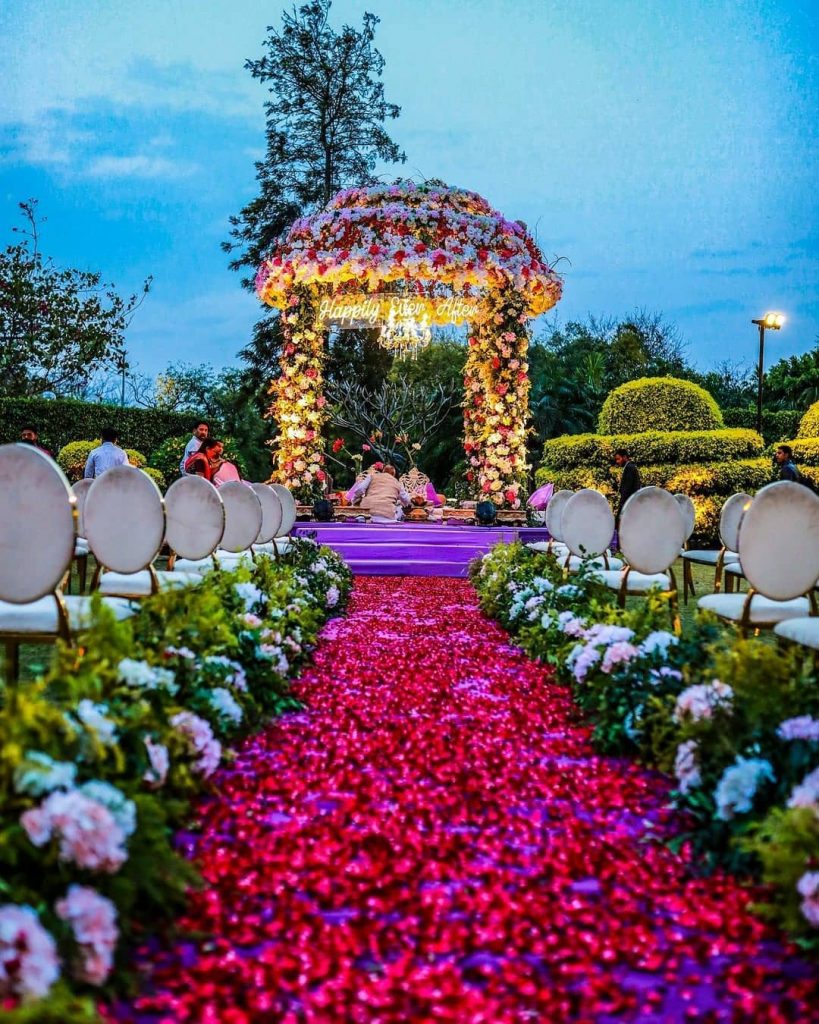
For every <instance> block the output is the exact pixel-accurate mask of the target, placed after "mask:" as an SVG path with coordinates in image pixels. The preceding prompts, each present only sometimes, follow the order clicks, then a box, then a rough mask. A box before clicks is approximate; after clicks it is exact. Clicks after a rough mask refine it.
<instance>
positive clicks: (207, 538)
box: [165, 476, 225, 561]
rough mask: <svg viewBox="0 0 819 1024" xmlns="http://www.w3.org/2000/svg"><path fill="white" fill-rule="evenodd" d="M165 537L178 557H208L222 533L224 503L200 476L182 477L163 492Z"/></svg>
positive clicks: (217, 492) (210, 485)
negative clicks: (165, 521) (165, 520)
mask: <svg viewBox="0 0 819 1024" xmlns="http://www.w3.org/2000/svg"><path fill="white" fill-rule="evenodd" d="M165 515H166V519H167V526H166V529H165V540H166V542H167V544H168V547H169V548H170V549H171V551H172V552H173V553H174V554H175V555H178V556H179V557H180V558H187V559H191V560H197V561H198V560H199V559H202V558H207V557H208V556H209V555H212V554H213V552H214V551H215V550H216V549H217V548H218V547H219V544H220V542H221V540H222V535H223V534H224V532H225V506H224V503H223V502H222V499H221V497H220V495H219V491H218V490H217V489H216V488H215V487H214V486H213V484H212V483H210V482H209V481H208V480H206V479H205V478H204V477H203V476H181V477H180V478H179V479H178V480H175V481H174V482H173V483H172V484H171V486H170V487H169V488H168V491H167V493H166V495H165Z"/></svg>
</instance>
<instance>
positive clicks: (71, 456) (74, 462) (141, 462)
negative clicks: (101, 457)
mask: <svg viewBox="0 0 819 1024" xmlns="http://www.w3.org/2000/svg"><path fill="white" fill-rule="evenodd" d="M101 444H102V441H69V443H68V444H67V445H65V446H64V447H63V448H61V449H60V450H59V452H57V465H58V466H59V467H60V469H61V470H62V471H63V473H65V475H66V476H67V477H68V479H69V480H70V481H71V483H72V484H73V483H75V482H76V481H77V480H80V479H81V478H82V475H83V473H84V472H85V464H86V462H88V456H89V455H90V454H91V452H92V451H93V450H94V449H95V448H99V446H100V445H101ZM125 454H126V455H127V456H128V461H129V462H130V464H131V465H132V466H136V467H137V469H143V468H144V467H145V466H146V465H147V464H148V460H147V459H146V458H145V456H144V455H143V454H142V452H138V451H135V450H134V449H133V448H126V449H125Z"/></svg>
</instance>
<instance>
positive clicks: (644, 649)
mask: <svg viewBox="0 0 819 1024" xmlns="http://www.w3.org/2000/svg"><path fill="white" fill-rule="evenodd" d="M679 642H680V641H679V639H678V638H677V637H676V636H674V634H673V633H669V632H668V631H667V630H665V629H657V630H655V631H654V632H653V633H649V634H648V636H647V637H646V638H645V640H643V642H642V643H641V644H640V654H642V655H644V656H645V655H649V654H661V655H662V656H663V657H665V656H666V655H667V654H668V649H669V647H676V645H677V644H678V643H679Z"/></svg>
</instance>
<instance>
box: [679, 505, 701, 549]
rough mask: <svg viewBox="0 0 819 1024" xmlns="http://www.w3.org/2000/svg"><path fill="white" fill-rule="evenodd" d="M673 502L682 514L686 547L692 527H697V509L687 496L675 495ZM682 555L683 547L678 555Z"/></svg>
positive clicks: (692, 530)
mask: <svg viewBox="0 0 819 1024" xmlns="http://www.w3.org/2000/svg"><path fill="white" fill-rule="evenodd" d="M674 501H676V502H677V504H678V505H679V506H680V512H682V517H683V522H684V523H685V544H686V545H687V544H688V542H689V540H690V539H691V534H692V533H693V532H694V527H695V526H696V525H697V509H696V506H695V505H694V502H693V501H692V500H691V499H690V498H689V497H688V495H687V494H675V495H674ZM684 553H685V546H683V550H682V551H681V552H680V554H681V555H682V554H684Z"/></svg>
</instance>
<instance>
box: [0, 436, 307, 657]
mask: <svg viewBox="0 0 819 1024" xmlns="http://www.w3.org/2000/svg"><path fill="white" fill-rule="evenodd" d="M295 518H296V507H295V502H294V501H293V497H292V495H291V494H290V492H289V491H288V490H287V489H286V488H284V487H281V486H279V485H274V484H271V485H268V484H249V485H248V484H243V483H239V482H234V483H228V484H225V485H224V486H223V487H222V488H220V489H219V490H217V489H216V488H215V487H214V486H213V485H212V484H211V483H209V482H208V481H206V480H204V479H203V478H201V477H193V476H191V477H183V478H182V479H180V480H177V481H176V482H175V483H174V484H173V485H172V486H171V487H170V488H169V489H168V492H167V494H166V496H165V498H164V499H163V497H162V494H161V493H160V491H159V489H158V488H157V487H156V484H155V483H154V482H153V481H152V480H151V479H150V477H148V476H147V474H145V473H142V472H141V471H140V470H138V469H135V468H133V467H131V466H117V467H114V468H113V469H110V470H108V471H107V472H106V473H105V474H104V475H103V476H101V477H99V478H98V479H96V480H87V481H81V482H79V483H77V484H75V485H74V488H73V489H72V488H71V487H70V486H69V483H68V481H67V479H66V478H65V476H64V474H63V473H62V471H61V470H60V469H59V467H58V466H57V465H56V463H54V462H53V460H51V459H49V458H48V457H47V456H46V455H44V454H43V453H41V452H39V451H38V450H37V449H36V448H33V447H31V446H29V445H3V446H0V636H2V638H3V639H4V641H5V646H6V656H7V662H8V665H9V674H10V675H11V676H12V677H16V675H17V672H18V667H19V645H20V644H21V643H24V642H25V643H42V642H50V641H53V640H54V639H55V638H56V637H58V636H61V637H63V638H65V639H70V638H71V636H72V635H73V634H75V633H77V632H78V631H80V630H81V629H82V628H83V627H84V626H85V625H86V624H87V622H88V620H89V612H90V598H88V597H85V596H76V595H64V594H63V592H62V586H63V583H64V580H65V579H66V577H67V575H68V573H69V571H70V568H71V564H72V560H73V559H74V558H75V556H76V554H77V552H78V551H79V552H80V553H81V554H82V553H83V552H85V553H86V556H87V553H88V552H90V553H91V554H93V555H94V558H95V559H96V562H97V570H96V572H95V577H94V584H93V585H94V587H97V588H98V589H99V590H100V592H101V593H102V594H103V595H104V596H103V601H104V602H105V603H106V604H107V605H108V606H109V607H110V608H111V609H112V611H113V612H114V614H115V615H116V616H117V617H118V618H126V617H127V616H129V615H131V614H133V611H134V606H133V604H132V602H133V600H135V599H138V598H141V597H145V596H146V595H148V594H151V593H154V592H156V591H157V590H158V589H160V588H161V587H165V586H184V585H193V584H195V583H197V582H198V581H199V579H200V578H201V573H202V572H204V571H206V570H207V569H208V568H211V567H212V566H214V565H224V566H226V567H232V566H233V565H235V564H236V563H237V562H238V561H239V560H241V559H242V558H252V557H253V555H254V553H255V552H256V551H259V550H261V551H264V552H270V553H273V554H274V555H275V554H277V553H278V552H280V551H282V550H283V548H284V547H285V546H286V544H287V543H288V542H287V534H289V532H290V530H291V529H292V526H293V523H294V522H295ZM164 544H166V545H167V546H168V547H169V549H170V550H171V553H172V556H171V558H172V562H173V561H175V565H174V571H166V572H160V571H158V570H157V569H156V568H155V566H154V561H155V559H156V557H157V555H158V554H159V552H160V550H161V549H162V547H163V545H164Z"/></svg>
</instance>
